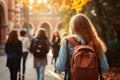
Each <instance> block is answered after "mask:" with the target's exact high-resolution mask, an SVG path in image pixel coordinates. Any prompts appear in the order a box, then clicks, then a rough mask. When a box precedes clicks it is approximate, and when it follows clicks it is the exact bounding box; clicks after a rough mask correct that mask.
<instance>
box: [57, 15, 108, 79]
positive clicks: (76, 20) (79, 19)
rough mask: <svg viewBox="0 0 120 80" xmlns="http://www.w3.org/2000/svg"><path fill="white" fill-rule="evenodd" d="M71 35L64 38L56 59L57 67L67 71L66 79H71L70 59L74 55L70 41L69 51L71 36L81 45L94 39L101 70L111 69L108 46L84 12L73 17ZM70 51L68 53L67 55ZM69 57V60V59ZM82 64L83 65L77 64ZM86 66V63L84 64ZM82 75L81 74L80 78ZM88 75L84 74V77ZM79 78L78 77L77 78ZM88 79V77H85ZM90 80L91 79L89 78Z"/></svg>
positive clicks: (59, 69)
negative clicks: (106, 54)
mask: <svg viewBox="0 0 120 80" xmlns="http://www.w3.org/2000/svg"><path fill="white" fill-rule="evenodd" d="M70 34H71V35H70V36H68V37H67V38H64V39H63V40H62V45H61V48H60V51H59V56H58V58H57V61H56V68H57V70H58V71H59V72H62V71H66V70H67V72H66V76H65V80H70V77H71V74H70V73H69V72H71V71H70V67H71V66H70V60H71V58H72V56H73V54H72V53H73V50H74V46H73V45H72V44H71V43H70V42H69V41H68V51H67V49H66V47H67V40H66V39H68V38H70V37H73V38H74V39H75V40H76V41H77V42H78V43H80V45H85V44H87V43H89V42H91V41H93V44H94V46H93V48H94V49H95V52H96V53H97V54H96V55H98V57H99V59H100V60H99V63H100V69H101V71H107V70H108V69H109V66H108V62H107V58H106V56H105V54H104V53H105V52H106V46H105V44H104V43H103V41H102V40H101V39H100V37H99V36H98V34H97V32H96V30H95V28H94V26H93V25H92V23H91V22H90V20H89V19H88V18H87V17H86V16H85V15H83V14H77V15H75V16H74V17H72V19H71V22H70ZM67 53H68V55H67ZM68 57H69V60H68ZM77 66H81V65H77ZM83 67H84V65H83ZM80 76H81V75H79V78H80ZM83 76H85V77H87V76H86V75H82V77H83ZM75 80H78V79H75ZM85 80H86V79H85ZM87 80H89V79H87Z"/></svg>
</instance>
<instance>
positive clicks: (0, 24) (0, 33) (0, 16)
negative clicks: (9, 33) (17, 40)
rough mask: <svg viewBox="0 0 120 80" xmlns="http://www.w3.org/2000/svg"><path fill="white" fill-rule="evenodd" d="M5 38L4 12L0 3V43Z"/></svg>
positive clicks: (3, 41)
mask: <svg viewBox="0 0 120 80" xmlns="http://www.w3.org/2000/svg"><path fill="white" fill-rule="evenodd" d="M5 39H6V25H5V13H4V9H3V6H2V5H1V4H0V44H4V43H5Z"/></svg>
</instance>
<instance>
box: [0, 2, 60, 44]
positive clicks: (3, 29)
mask: <svg viewBox="0 0 120 80" xmlns="http://www.w3.org/2000/svg"><path fill="white" fill-rule="evenodd" d="M22 7H23V5H21V2H19V0H0V44H4V43H5V41H6V38H7V35H8V34H9V32H10V31H11V30H13V29H17V30H18V32H19V30H21V29H26V30H27V31H28V33H29V34H30V35H31V36H32V35H33V34H34V33H35V32H36V30H37V29H39V28H41V27H42V28H45V29H46V31H47V35H48V37H49V38H50V37H51V34H52V32H53V31H54V30H55V29H61V26H60V25H61V20H60V17H58V16H56V15H54V14H52V13H51V14H45V15H44V14H42V15H35V14H34V15H29V19H28V24H29V25H28V26H26V22H25V20H24V16H23V13H22V11H21V9H22ZM14 25H16V26H14ZM59 31H60V30H59Z"/></svg>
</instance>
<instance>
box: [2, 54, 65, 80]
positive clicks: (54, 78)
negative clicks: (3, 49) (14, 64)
mask: <svg viewBox="0 0 120 80" xmlns="http://www.w3.org/2000/svg"><path fill="white" fill-rule="evenodd" d="M50 61H51V53H49V54H48V65H47V66H46V70H45V79H44V80H63V76H64V73H61V74H57V73H54V66H53V65H51V64H50ZM26 65H27V66H26V74H25V80H37V78H36V77H37V76H36V70H35V69H34V68H33V56H32V54H29V55H28V59H27V62H26ZM9 75H10V74H9V71H8V68H7V67H6V56H0V80H10V79H9Z"/></svg>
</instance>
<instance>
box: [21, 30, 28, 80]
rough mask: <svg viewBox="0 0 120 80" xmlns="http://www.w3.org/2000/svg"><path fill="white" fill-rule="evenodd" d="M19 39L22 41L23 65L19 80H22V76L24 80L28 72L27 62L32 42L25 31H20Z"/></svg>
mask: <svg viewBox="0 0 120 80" xmlns="http://www.w3.org/2000/svg"><path fill="white" fill-rule="evenodd" d="M19 39H20V40H21V41H22V63H21V67H22V69H20V70H19V80H21V76H22V80H24V78H25V71H26V60H27V57H28V53H29V47H30V40H29V38H28V37H27V33H26V31H25V30H21V31H20V37H19ZM21 71H22V75H21Z"/></svg>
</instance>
